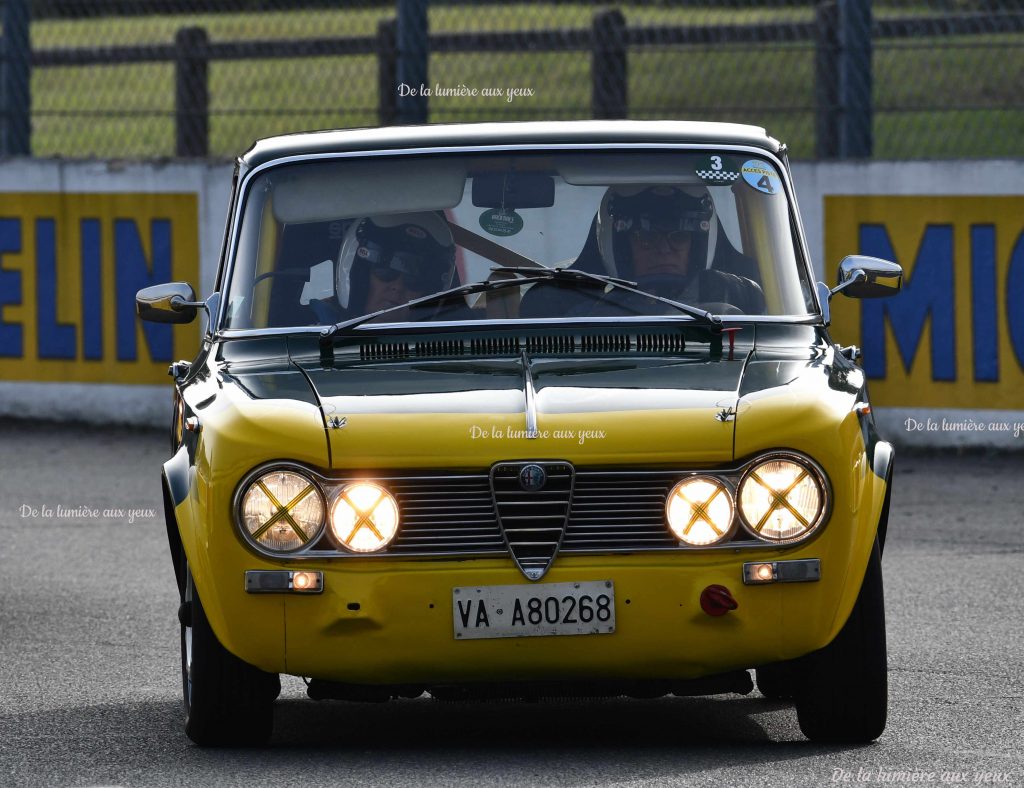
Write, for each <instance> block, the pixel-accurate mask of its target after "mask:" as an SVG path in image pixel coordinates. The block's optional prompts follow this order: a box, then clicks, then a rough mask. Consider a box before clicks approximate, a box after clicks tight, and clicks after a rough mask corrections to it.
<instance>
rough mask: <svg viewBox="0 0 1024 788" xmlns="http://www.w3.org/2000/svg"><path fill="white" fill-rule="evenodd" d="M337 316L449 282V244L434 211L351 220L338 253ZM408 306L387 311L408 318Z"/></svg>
mask: <svg viewBox="0 0 1024 788" xmlns="http://www.w3.org/2000/svg"><path fill="white" fill-rule="evenodd" d="M336 277H337V280H336V292H337V296H338V305H339V306H340V307H341V308H342V310H344V312H343V315H342V317H339V318H338V319H344V318H345V317H355V316H359V315H365V314H371V313H373V312H377V311H380V310H382V309H388V308H391V307H395V306H399V305H401V304H404V303H406V302H408V301H411V300H413V299H415V298H420V297H422V296H425V295H430V294H431V293H436V292H438V291H441V290H447V289H448V288H450V287H452V286H453V280H454V278H455V244H454V242H453V240H452V233H451V230H450V229H449V227H448V222H447V221H446V220H445V219H444V217H443V216H442V215H441V214H438V213H427V212H424V213H412V214H399V215H395V216H368V217H366V218H363V219H358V220H356V221H354V222H353V223H352V225H351V226H350V227H349V229H348V231H347V232H346V233H345V240H344V241H343V243H342V245H341V252H340V254H339V255H338V267H337V274H336ZM409 317H410V313H409V310H408V309H402V310H397V311H395V312H392V313H390V314H389V315H388V319H389V320H393V321H395V322H400V321H402V320H406V319H409Z"/></svg>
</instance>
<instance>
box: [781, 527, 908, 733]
mask: <svg viewBox="0 0 1024 788" xmlns="http://www.w3.org/2000/svg"><path fill="white" fill-rule="evenodd" d="M887 673H888V661H887V657H886V649H885V603H884V600H883V594H882V559H881V552H880V550H879V547H878V541H877V540H876V541H875V545H874V547H873V548H872V550H871V557H870V559H869V560H868V567H867V571H866V572H865V575H864V582H863V584H862V585H861V589H860V594H859V595H858V596H857V601H856V603H855V604H854V606H853V612H852V613H850V618H849V619H848V620H847V622H846V625H845V626H844V627H843V628H842V629H841V630H840V631H839V634H838V635H837V636H836V638H835V640H833V641H832V642H831V643H829V644H828V645H827V646H826V647H825V648H823V649H821V650H820V651H816V652H814V653H813V654H810V655H809V656H808V657H807V658H806V660H805V674H804V676H803V679H802V681H801V682H800V686H799V688H798V690H797V694H796V712H797V719H798V720H799V722H800V730H802V731H803V733H804V735H805V736H806V737H807V738H808V739H810V740H811V741H816V742H850V743H866V742H870V741H874V740H875V739H877V738H878V737H879V736H880V735H881V734H882V731H883V730H885V722H886V717H887V714H888V701H889V692H888V675H887Z"/></svg>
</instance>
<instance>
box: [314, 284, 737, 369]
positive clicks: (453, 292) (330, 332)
mask: <svg viewBox="0 0 1024 788" xmlns="http://www.w3.org/2000/svg"><path fill="white" fill-rule="evenodd" d="M491 271H492V272H494V273H499V274H518V275H519V277H518V278H516V279H497V280H495V281H485V282H471V283H470V284H468V285H461V286H459V287H453V288H451V289H449V290H440V291H438V292H436V293H430V294H429V295H425V296H421V297H419V298H414V299H412V300H411V301H406V302H405V303H404V304H396V305H395V306H389V307H387V308H386V309H379V310H377V311H376V312H371V313H370V314H368V315H360V316H359V317H353V318H351V319H350V320H343V321H341V322H340V323H335V324H334V325H333V326H328V327H327V328H325V329H323V330H322V331H321V332H320V349H321V351H323V350H326V349H328V348H330V347H331V346H332V340H333V339H334V337H336V336H337V335H338V334H341V333H342V332H345V331H350V330H351V329H353V328H356V327H358V326H361V325H362V324H363V323H367V322H369V321H371V320H375V319H376V318H378V317H382V316H383V315H387V314H390V313H391V312H398V311H401V310H403V309H410V308H412V307H416V306H426V305H427V304H432V303H435V302H437V301H443V300H445V299H446V298H449V297H451V296H467V295H472V294H474V293H483V292H486V291H489V290H503V289H505V288H506V287H520V286H522V285H525V284H531V283H533V282H551V281H558V282H574V283H576V284H579V285H583V286H588V287H594V286H600V287H607V286H609V285H610V286H611V287H615V288H619V289H620V290H625V291H627V292H629V293H636V294H637V295H641V296H644V297H645V298H651V299H653V300H655V301H660V302H661V303H663V304H668V305H669V306H671V307H674V308H676V309H678V310H679V311H680V312H683V313H685V314H687V315H690V316H691V317H693V318H696V319H698V320H700V321H702V322H704V323H707V324H708V325H711V326H716V327H717V326H720V325H721V324H722V319H721V318H720V317H718V316H716V315H713V314H712V313H711V312H708V311H707V310H704V309H698V308H697V307H695V306H690V305H689V304H683V303H681V302H679V301H673V300H672V299H671V298H665V297H663V296H659V295H655V294H654V293H648V292H647V291H646V290H640V289H638V288H637V287H636V284H637V283H636V282H630V281H628V280H626V279H617V278H616V277H614V276H603V275H602V274H592V273H590V272H588V271H578V270H572V269H566V268H526V267H519V266H497V267H495V268H492V269H491Z"/></svg>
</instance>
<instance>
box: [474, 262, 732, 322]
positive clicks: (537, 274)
mask: <svg viewBox="0 0 1024 788" xmlns="http://www.w3.org/2000/svg"><path fill="white" fill-rule="evenodd" d="M491 270H492V271H498V272H502V273H515V274H523V275H528V276H530V277H532V278H534V279H538V278H539V279H548V280H555V281H559V282H579V283H581V284H582V283H583V282H592V283H600V284H603V285H611V286H612V287H616V288H618V289H620V290H625V291H626V292H628V293H636V294H637V295H642V296H644V297H646V298H652V299H654V300H655V301H660V302H661V303H663V304H668V305H669V306H672V307H675V308H676V309H678V310H679V311H680V312H683V313H685V314H687V315H690V316H691V317H694V318H697V319H699V320H701V321H703V322H705V323H707V324H708V325H711V326H720V325H722V318H720V317H718V316H717V315H715V314H712V313H711V312H708V311H707V310H706V309H699V308H698V307H695V306H690V305H689V304H684V303H682V302H681V301H674V300H672V299H671V298H665V297H664V296H660V295H655V294H654V293H649V292H648V291H646V290H641V289H639V288H638V287H637V283H636V282H630V281H629V280H627V279H617V278H616V277H614V276H604V275H603V274H592V273H590V272H589V271H580V270H577V269H572V268H518V267H500V268H492V269H491ZM518 281H523V280H518Z"/></svg>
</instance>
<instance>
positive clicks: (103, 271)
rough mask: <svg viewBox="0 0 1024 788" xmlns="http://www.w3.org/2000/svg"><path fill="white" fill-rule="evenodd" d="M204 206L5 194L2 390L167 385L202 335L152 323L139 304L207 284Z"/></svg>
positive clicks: (172, 198) (1, 208) (176, 197)
mask: <svg viewBox="0 0 1024 788" xmlns="http://www.w3.org/2000/svg"><path fill="white" fill-rule="evenodd" d="M198 220H199V216H198V196H197V195H196V194H194V193H193V194H145V193H119V194H86V193H60V192H58V193H51V194H45V193H8V194H0V379H3V380H5V381H44V382H49V383H56V382H73V383H111V382H118V383H124V384H139V383H154V384H155V383H162V382H165V381H166V378H167V366H168V364H169V363H170V362H171V361H173V360H174V359H176V358H179V357H182V356H185V355H189V354H193V355H194V353H195V348H196V347H197V343H198V339H199V333H198V328H197V325H196V324H191V325H188V326H185V327H182V328H179V329H177V330H175V327H174V326H171V325H157V324H153V323H142V322H140V321H139V320H137V319H136V317H135V293H136V292H137V291H138V290H139V289H141V288H143V287H148V286H149V285H152V284H159V283H162V282H170V281H185V282H192V283H195V284H196V285H198V282H199V221H198Z"/></svg>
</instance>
